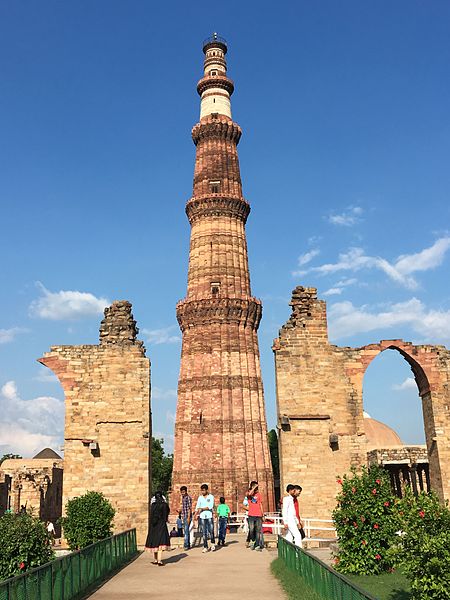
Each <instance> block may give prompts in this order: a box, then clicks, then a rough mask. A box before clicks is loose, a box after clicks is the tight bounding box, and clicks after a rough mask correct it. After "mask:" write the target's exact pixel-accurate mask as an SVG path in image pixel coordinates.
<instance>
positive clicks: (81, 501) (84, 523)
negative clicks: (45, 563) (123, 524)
mask: <svg viewBox="0 0 450 600" xmlns="http://www.w3.org/2000/svg"><path fill="white" fill-rule="evenodd" d="M115 512H116V511H115V510H114V508H113V507H112V506H111V503H110V501H109V500H108V499H107V498H105V496H104V495H103V494H102V493H101V492H86V494H84V495H83V496H78V497H77V498H72V500H68V502H67V504H66V516H65V517H63V518H62V519H61V524H62V526H63V529H64V537H65V538H66V540H67V542H68V544H69V548H70V549H71V550H78V549H80V548H85V547H86V546H89V545H90V544H94V543H95V542H98V541H100V540H103V539H105V538H107V537H109V536H110V535H112V520H113V518H114V515H115Z"/></svg>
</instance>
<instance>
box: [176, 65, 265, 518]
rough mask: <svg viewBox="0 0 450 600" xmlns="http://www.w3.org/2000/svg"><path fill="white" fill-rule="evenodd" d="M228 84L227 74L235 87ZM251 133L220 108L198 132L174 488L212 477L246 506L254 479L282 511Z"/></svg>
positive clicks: (181, 317)
mask: <svg viewBox="0 0 450 600" xmlns="http://www.w3.org/2000/svg"><path fill="white" fill-rule="evenodd" d="M207 60H208V59H207ZM224 64H225V63H224ZM207 79H208V78H206V80H205V78H204V79H203V80H201V84H199V85H200V88H202V87H203V86H204V85H207V83H208V82H207ZM225 80H227V78H226V76H225V74H224V75H223V76H221V81H222V82H224V85H225V86H227V85H228V84H227V82H226V81H225ZM205 81H206V82H205ZM227 81H229V80H227ZM227 89H232V88H231V87H230V86H229V88H227ZM241 133H242V132H241V129H240V127H239V125H237V124H236V123H234V122H233V121H232V120H231V119H230V118H229V117H226V116H224V115H220V114H211V115H209V116H207V117H204V118H202V120H201V122H200V123H198V124H197V125H195V127H194V128H193V131H192V137H193V140H194V143H195V144H196V147H197V153H196V164H195V172H194V189H193V197H192V198H191V199H190V200H189V201H188V203H187V205H186V213H187V216H188V219H189V222H190V224H191V243H190V254H189V272H188V288H187V296H186V298H185V299H184V300H182V301H181V302H179V303H178V305H177V318H178V322H179V324H180V328H181V331H182V333H183V346H182V354H181V368H180V377H179V386H178V404H177V415H176V425H175V448H174V468H173V481H172V489H173V490H174V493H175V502H177V500H178V490H179V487H180V486H181V485H187V486H188V488H189V490H190V492H191V493H192V494H193V495H195V494H196V493H197V492H199V487H200V485H201V484H202V483H208V484H209V485H210V488H211V491H212V492H213V493H214V494H215V495H217V496H219V495H222V494H223V495H225V497H226V498H227V502H228V504H229V505H230V507H231V509H232V510H240V508H241V503H242V499H243V497H244V495H245V492H246V490H247V486H248V483H249V481H250V480H252V479H258V481H259V482H260V490H261V492H262V494H263V496H264V506H265V510H273V509H274V498H273V475H272V466H271V462H270V454H269V448H268V442H267V423H266V416H265V407H264V394H263V385H262V380H261V370H260V365H259V349H258V339H257V329H258V326H259V322H260V319H261V312H262V308H261V302H260V301H259V300H257V299H256V298H253V297H252V295H251V289H250V277H249V270H248V258H247V242H246V237H245V222H246V220H247V217H248V214H249V212H250V207H249V205H248V203H247V202H246V201H245V200H244V198H243V196H242V184H241V177H240V172H239V159H238V154H237V144H238V142H239V139H240V137H241ZM211 182H216V183H214V184H213V183H211ZM217 182H218V183H217Z"/></svg>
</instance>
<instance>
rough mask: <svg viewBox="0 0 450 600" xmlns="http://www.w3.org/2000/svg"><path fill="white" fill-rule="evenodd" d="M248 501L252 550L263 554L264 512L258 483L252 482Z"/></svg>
mask: <svg viewBox="0 0 450 600" xmlns="http://www.w3.org/2000/svg"><path fill="white" fill-rule="evenodd" d="M247 500H248V529H249V539H250V540H254V543H253V546H250V548H251V549H252V550H258V551H259V552H261V550H262V549H263V548H264V541H263V535H262V522H263V516H264V510H263V505H262V498H261V494H260V493H259V491H258V482H257V481H252V482H251V483H250V487H249V490H248V492H247Z"/></svg>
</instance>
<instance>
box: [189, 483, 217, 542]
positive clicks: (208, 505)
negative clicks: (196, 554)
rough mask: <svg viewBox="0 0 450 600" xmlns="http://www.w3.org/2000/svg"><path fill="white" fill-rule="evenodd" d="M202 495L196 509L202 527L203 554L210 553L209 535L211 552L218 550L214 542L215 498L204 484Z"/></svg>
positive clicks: (196, 515)
mask: <svg viewBox="0 0 450 600" xmlns="http://www.w3.org/2000/svg"><path fill="white" fill-rule="evenodd" d="M200 489H201V491H202V493H201V495H200V496H199V497H198V500H197V506H196V507H195V509H196V510H195V517H194V518H197V517H198V516H199V517H200V527H201V530H202V535H203V550H202V552H208V550H209V548H208V534H209V535H210V536H211V552H214V550H215V549H216V546H215V540H214V521H213V509H214V496H213V495H212V494H210V493H209V492H208V486H207V485H206V483H204V484H203V485H202V486H201V487H200Z"/></svg>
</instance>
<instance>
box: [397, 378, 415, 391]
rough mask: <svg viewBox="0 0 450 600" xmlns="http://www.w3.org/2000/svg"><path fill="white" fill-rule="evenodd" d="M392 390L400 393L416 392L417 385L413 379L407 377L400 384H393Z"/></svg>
mask: <svg viewBox="0 0 450 600" xmlns="http://www.w3.org/2000/svg"><path fill="white" fill-rule="evenodd" d="M392 389H393V390H397V391H400V392H401V391H403V390H417V383H416V380H415V379H414V377H407V378H406V379H405V381H403V382H402V383H394V385H393V386H392Z"/></svg>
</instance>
